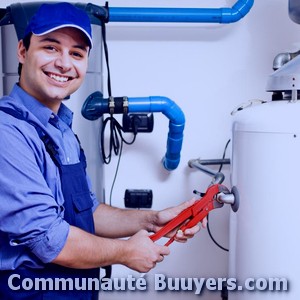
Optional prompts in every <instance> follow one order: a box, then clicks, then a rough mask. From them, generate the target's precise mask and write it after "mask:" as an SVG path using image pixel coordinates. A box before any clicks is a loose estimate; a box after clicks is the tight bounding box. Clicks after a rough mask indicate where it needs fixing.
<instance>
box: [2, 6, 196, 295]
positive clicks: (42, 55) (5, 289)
mask: <svg viewBox="0 0 300 300" xmlns="http://www.w3.org/2000/svg"><path fill="white" fill-rule="evenodd" d="M92 46H93V45H92V35H91V25H90V20H89V17H88V16H87V14H86V13H85V12H84V11H83V10H81V9H79V8H76V7H75V6H73V5H72V4H69V3H64V2H61V3H57V4H43V5H42V6H41V7H40V8H39V10H38V11H37V13H36V14H35V15H34V16H33V18H32V19H31V21H30V22H29V24H28V27H27V29H26V31H25V35H24V38H23V39H22V40H21V41H20V42H19V44H18V49H17V53H18V59H19V63H20V65H19V75H20V80H19V82H18V83H16V84H15V86H14V87H13V89H12V91H11V93H10V95H8V96H5V97H3V98H2V99H1V101H0V131H1V134H0V187H1V188H0V270H1V271H0V299H28V300H29V299H30V300H34V299H55V300H59V299H72V300H73V299H84V300H89V299H97V298H98V293H97V291H93V290H87V291H85V290H80V291H78V290H76V291H73V290H65V291H64V290H61V291H59V290H58V291H57V290H49V291H47V290H40V289H35V288H34V286H33V287H31V288H28V286H26V285H25V286H23V285H22V286H20V289H15V288H14V289H11V287H12V286H13V287H15V286H16V285H15V284H14V282H12V278H14V279H16V278H17V279H20V281H22V280H23V279H24V278H25V280H26V278H29V279H30V280H31V281H30V282H34V279H35V278H38V279H40V278H46V279H47V278H51V279H53V278H65V279H68V278H71V279H72V278H73V279H75V278H77V279H78V278H81V279H87V278H92V279H93V278H99V267H101V266H106V265H111V264H123V265H125V266H127V267H129V268H132V269H134V270H137V271H139V272H148V271H149V270H150V269H152V268H154V267H155V265H156V263H158V262H161V261H162V260H163V258H164V256H165V255H168V254H169V249H168V248H167V247H165V246H161V245H157V244H155V243H153V242H152V241H151V239H150V238H149V232H156V231H157V230H159V229H160V228H161V227H162V226H163V225H165V224H166V223H167V222H169V221H170V220H171V219H172V218H174V217H175V216H176V215H178V214H179V213H180V212H181V211H182V210H184V209H185V208H187V207H188V206H190V205H192V204H193V201H188V202H184V203H183V204H181V205H178V206H176V207H174V208H168V209H165V210H162V211H134V210H123V209H118V208H114V207H110V206H108V205H105V204H99V203H98V201H97V200H96V199H95V196H94V194H93V193H92V192H91V187H90V185H89V180H88V177H87V175H86V173H85V167H86V161H85V157H84V153H83V150H82V149H81V147H80V144H79V142H78V140H77V138H76V136H75V134H74V133H73V131H72V129H71V124H72V112H71V111H70V110H69V109H68V108H67V107H66V106H65V105H64V104H63V103H62V102H63V100H64V99H65V98H66V97H67V96H69V95H70V94H72V93H74V92H75V91H76V90H77V89H78V88H79V87H80V86H81V84H82V82H83V80H84V78H85V74H86V71H87V65H88V56H89V51H90V49H91V48H92ZM120 222H122V226H120ZM198 230H199V226H195V227H193V228H190V229H188V230H186V232H184V233H182V232H179V233H177V235H176V240H177V241H179V242H185V241H186V240H187V239H188V238H190V237H192V236H193V235H194V234H195V233H196V232H197V231H198ZM173 234H174V233H173ZM121 237H130V238H128V239H119V238H121ZM29 279H28V280H29ZM23 282H24V281H23ZM25 282H26V281H25ZM27 282H29V281H27ZM9 283H10V284H9ZM17 283H18V282H17ZM17 286H19V285H18V284H17Z"/></svg>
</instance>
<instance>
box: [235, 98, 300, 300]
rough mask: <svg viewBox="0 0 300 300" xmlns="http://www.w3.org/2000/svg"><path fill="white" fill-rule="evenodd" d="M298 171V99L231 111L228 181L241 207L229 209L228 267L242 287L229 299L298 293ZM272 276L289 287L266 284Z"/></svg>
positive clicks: (292, 297) (264, 299) (291, 298)
mask: <svg viewBox="0 0 300 300" xmlns="http://www.w3.org/2000/svg"><path fill="white" fill-rule="evenodd" d="M299 174H300V101H297V102H290V101H272V102H267V103H264V104H260V105H256V106H251V107H249V108H246V109H243V110H241V111H238V112H237V113H236V114H235V116H234V122H233V150H232V185H234V186H236V187H237V188H238V191H239V194H240V207H239V210H238V211H237V213H232V215H231V221H230V226H231V228H230V263H229V265H230V270H229V273H230V277H234V278H236V279H237V280H238V285H240V286H241V288H239V290H237V289H236V290H235V291H232V292H229V299H230V300H269V299H270V300H277V299H285V300H298V299H300V284H299V283H300V281H299V280H300V182H299V181H300V176H299ZM272 278H279V279H283V281H281V284H280V288H281V289H282V288H285V284H284V283H283V282H284V280H286V281H287V287H288V290H287V291H275V290H270V289H272V288H273V289H276V285H275V283H276V281H275V283H274V280H272ZM251 279H253V280H251ZM246 282H248V283H249V287H250V288H251V289H252V288H253V290H251V291H247V290H248V289H247V288H246V287H245V285H244V284H245V283H246ZM266 285H267V286H266ZM249 287H248V288H249ZM277 287H278V286H277Z"/></svg>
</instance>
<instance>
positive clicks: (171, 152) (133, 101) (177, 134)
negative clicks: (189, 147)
mask: <svg viewBox="0 0 300 300" xmlns="http://www.w3.org/2000/svg"><path fill="white" fill-rule="evenodd" d="M126 100H127V101H128V112H129V113H142V112H161V113H163V114H164V115H165V116H166V117H167V118H168V119H169V133H168V140H167V151H166V154H165V156H164V158H163V160H162V163H163V166H164V168H165V169H166V170H168V171H172V170H175V169H176V168H177V167H178V165H179V162H180V152H181V147H182V142H183V130H184V125H185V117H184V113H183V112H182V110H181V109H180V107H179V106H178V105H177V104H176V103H175V102H174V101H172V100H171V99H169V98H167V97H161V96H151V97H137V98H126ZM109 112H110V109H109V99H108V98H106V99H105V98H103V95H102V93H101V92H94V93H93V94H91V95H90V96H89V97H88V98H87V99H86V101H85V102H84V104H83V106H82V109H81V113H82V115H83V117H84V118H86V119H88V120H96V119H98V118H100V117H101V116H102V115H103V114H105V113H109ZM122 112H123V108H122V110H120V111H118V112H117V113H122Z"/></svg>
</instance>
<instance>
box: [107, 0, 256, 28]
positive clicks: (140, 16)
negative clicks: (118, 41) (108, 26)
mask: <svg viewBox="0 0 300 300" xmlns="http://www.w3.org/2000/svg"><path fill="white" fill-rule="evenodd" d="M253 4H254V0H238V1H237V2H236V3H235V4H234V5H233V7H232V8H151V7H148V8H147V7H145V8H141V7H110V8H109V22H178V23H183V22H184V23H233V22H236V21H238V20H240V19H241V18H243V17H244V16H245V15H246V14H247V13H248V12H249V11H250V9H251V7H252V6H253Z"/></svg>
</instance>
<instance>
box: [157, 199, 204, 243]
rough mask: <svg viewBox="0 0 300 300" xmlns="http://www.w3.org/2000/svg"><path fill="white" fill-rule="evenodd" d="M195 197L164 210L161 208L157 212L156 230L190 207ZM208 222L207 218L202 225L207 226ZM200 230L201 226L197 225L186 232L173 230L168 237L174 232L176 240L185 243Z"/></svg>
mask: <svg viewBox="0 0 300 300" xmlns="http://www.w3.org/2000/svg"><path fill="white" fill-rule="evenodd" d="M195 201H196V200H195V199H191V200H189V201H186V202H183V203H182V204H180V205H178V206H175V207H170V208H167V209H164V210H161V211H159V212H157V218H156V221H155V224H154V232H157V231H158V230H159V229H160V228H162V227H163V226H164V225H166V224H167V223H168V222H169V221H171V220H172V219H173V218H175V217H176V216H177V215H179V214H180V213H181V212H182V211H183V210H185V209H186V208H188V207H190V206H191V205H193V204H194V203H195ZM206 224H207V219H206V218H205V219H204V220H203V221H202V227H203V228H205V227H206ZM199 230H200V226H199V225H196V226H194V227H191V228H188V229H186V230H185V231H184V232H182V231H181V230H177V229H176V230H174V231H171V232H170V233H169V234H168V235H167V236H166V237H172V236H174V234H176V236H175V241H177V242H181V243H185V242H187V240H188V239H190V238H192V237H193V236H194V235H195V234H196V233H197V232H198V231H199Z"/></svg>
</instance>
